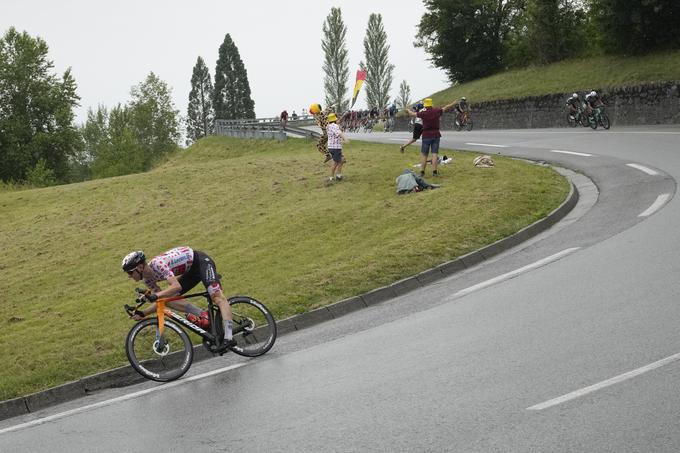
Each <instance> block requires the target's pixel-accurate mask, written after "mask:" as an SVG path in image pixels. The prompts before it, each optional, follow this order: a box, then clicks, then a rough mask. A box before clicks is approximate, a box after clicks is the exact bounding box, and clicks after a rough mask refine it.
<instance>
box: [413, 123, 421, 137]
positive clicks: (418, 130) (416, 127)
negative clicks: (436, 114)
mask: <svg viewBox="0 0 680 453" xmlns="http://www.w3.org/2000/svg"><path fill="white" fill-rule="evenodd" d="M421 135H423V125H422V124H420V123H415V124H414V125H413V140H418V139H419V138H420V136H421Z"/></svg>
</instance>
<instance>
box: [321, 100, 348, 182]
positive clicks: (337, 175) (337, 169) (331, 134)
mask: <svg viewBox="0 0 680 453" xmlns="http://www.w3.org/2000/svg"><path fill="white" fill-rule="evenodd" d="M337 121H338V117H337V116H335V113H333V112H331V113H329V114H328V126H327V127H326V130H327V131H328V152H329V153H330V154H331V157H332V158H333V164H332V165H331V177H330V180H331V181H333V179H335V180H336V181H341V180H342V164H343V163H344V162H345V156H343V155H342V144H343V143H347V142H348V140H347V138H346V137H345V134H343V133H342V131H341V130H340V126H338V123H337Z"/></svg>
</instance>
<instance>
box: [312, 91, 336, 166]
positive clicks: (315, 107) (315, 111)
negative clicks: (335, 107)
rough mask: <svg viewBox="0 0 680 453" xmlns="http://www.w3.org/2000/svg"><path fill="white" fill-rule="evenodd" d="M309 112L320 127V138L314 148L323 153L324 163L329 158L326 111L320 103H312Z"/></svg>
mask: <svg viewBox="0 0 680 453" xmlns="http://www.w3.org/2000/svg"><path fill="white" fill-rule="evenodd" d="M309 113H310V114H311V115H312V116H314V121H316V124H317V126H319V127H320V128H321V138H319V141H318V142H316V149H317V150H318V151H319V152H320V153H321V154H323V156H324V161H323V162H324V163H326V162H328V161H329V160H331V155H330V153H329V152H328V134H327V132H326V127H327V126H328V118H327V115H328V112H324V111H323V109H322V108H321V104H312V105H310V106H309Z"/></svg>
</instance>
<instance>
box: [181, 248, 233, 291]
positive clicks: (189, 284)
mask: <svg viewBox="0 0 680 453" xmlns="http://www.w3.org/2000/svg"><path fill="white" fill-rule="evenodd" d="M177 281H178V282H179V284H180V286H182V291H180V294H186V293H187V291H189V290H191V289H192V288H193V287H194V286H196V285H197V284H198V282H203V285H205V287H206V289H207V290H208V292H209V293H210V295H212V294H213V293H214V292H215V291H216V290H218V289H222V288H221V286H220V280H219V278H218V277H217V271H216V270H215V262H214V261H213V260H212V258H210V257H209V256H208V255H206V254H205V253H203V252H200V251H198V250H194V261H193V262H192V263H191V267H190V268H189V270H188V271H187V272H185V273H184V274H182V275H180V276H179V277H178V278H177Z"/></svg>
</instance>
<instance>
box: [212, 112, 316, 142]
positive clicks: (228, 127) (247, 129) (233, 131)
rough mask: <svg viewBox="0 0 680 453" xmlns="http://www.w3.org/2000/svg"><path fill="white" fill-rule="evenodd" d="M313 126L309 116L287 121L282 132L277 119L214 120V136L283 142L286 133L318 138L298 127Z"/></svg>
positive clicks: (314, 133) (281, 125) (311, 118)
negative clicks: (267, 139)
mask: <svg viewBox="0 0 680 453" xmlns="http://www.w3.org/2000/svg"><path fill="white" fill-rule="evenodd" d="M310 124H314V117H313V116H311V115H300V116H298V118H297V119H295V120H293V119H289V120H288V121H287V123H286V128H285V130H284V128H283V124H282V123H281V120H280V119H279V118H278V117H274V118H252V119H238V120H220V119H217V120H215V134H216V135H229V136H232V137H244V138H276V139H279V140H284V139H285V138H286V133H289V134H294V135H301V136H304V137H320V134H319V133H318V132H314V131H310V130H308V129H302V128H300V127H298V126H309V125H310Z"/></svg>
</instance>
